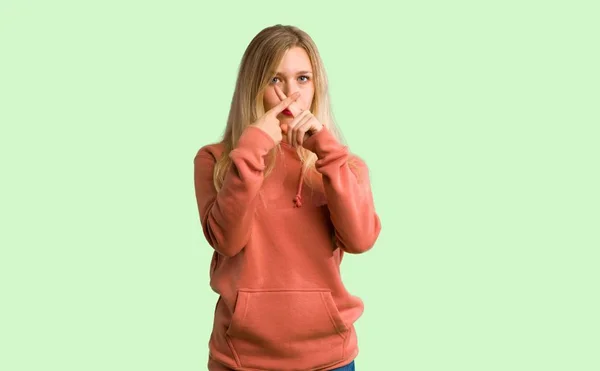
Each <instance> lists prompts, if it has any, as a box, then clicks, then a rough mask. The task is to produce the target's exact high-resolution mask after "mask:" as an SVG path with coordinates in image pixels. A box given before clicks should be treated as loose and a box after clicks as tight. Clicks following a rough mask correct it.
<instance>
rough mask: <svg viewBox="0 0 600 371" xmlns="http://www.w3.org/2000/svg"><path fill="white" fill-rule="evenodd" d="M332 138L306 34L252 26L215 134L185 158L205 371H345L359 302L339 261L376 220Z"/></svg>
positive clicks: (361, 242)
mask: <svg viewBox="0 0 600 371" xmlns="http://www.w3.org/2000/svg"><path fill="white" fill-rule="evenodd" d="M339 138H340V135H339V132H338V130H337V128H336V126H335V123H334V120H333V115H332V114H331V109H330V105H329V99H328V88H327V78H326V74H325V69H324V67H323V63H322V60H321V58H320V56H319V52H318V50H317V47H316V45H315V43H314V42H313V40H312V39H311V38H310V37H309V36H308V35H307V34H306V33H305V32H304V31H302V30H300V29H298V28H297V27H293V26H283V25H275V26H272V27H268V28H265V29H263V30H262V31H261V32H259V33H258V35H256V36H255V37H254V39H253V40H252V41H251V42H250V44H249V46H248V48H247V49H246V51H245V53H244V55H243V57H242V61H241V65H240V69H239V72H238V77H237V83H236V87H235V92H234V94H233V100H232V102H231V108H230V112H229V118H228V121H227V127H226V129H225V133H224V136H223V139H222V140H221V141H220V142H218V143H212V144H207V145H205V146H204V147H202V148H200V150H199V151H198V153H197V155H196V156H195V158H194V184H195V192H196V198H197V202H198V211H199V214H200V221H201V224H202V229H203V232H204V236H205V238H206V240H207V241H208V243H209V244H210V245H211V246H212V247H213V248H214V252H213V257H212V261H211V264H210V286H211V288H212V289H213V290H214V291H215V292H216V293H217V294H219V298H218V300H217V302H216V306H215V313H214V325H213V330H212V334H211V336H210V340H209V342H208V345H209V362H208V369H209V370H211V371H217V370H219V371H221V370H253V371H256V370H274V371H275V370H276V371H284V370H305V371H308V370H312V371H317V370H354V359H355V358H356V356H357V354H358V341H357V334H356V331H355V328H354V322H355V321H356V320H357V319H358V318H359V317H360V316H361V315H362V313H363V302H362V300H361V299H360V298H358V297H356V296H353V295H351V294H350V293H349V292H348V291H347V290H346V288H345V286H344V284H343V283H342V281H341V277H340V270H339V267H340V263H341V261H342V257H343V254H344V253H350V254H360V253H363V252H365V251H368V250H369V249H371V247H373V245H374V244H375V242H376V240H377V238H378V236H379V233H380V230H381V224H380V220H379V217H378V215H377V213H376V212H375V207H374V204H373V196H372V193H371V186H370V180H369V174H368V168H367V166H366V164H365V162H364V161H363V160H361V159H360V158H359V157H358V156H356V155H353V154H351V153H350V151H349V149H348V147H347V146H345V145H343V144H342V143H341V141H340V139H339Z"/></svg>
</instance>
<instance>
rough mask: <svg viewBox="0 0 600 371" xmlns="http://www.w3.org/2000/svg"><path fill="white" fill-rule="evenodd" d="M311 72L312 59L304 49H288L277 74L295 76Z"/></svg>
mask: <svg viewBox="0 0 600 371" xmlns="http://www.w3.org/2000/svg"><path fill="white" fill-rule="evenodd" d="M307 71H308V72H311V71H312V65H311V63H310V57H309V56H308V53H306V51H305V50H304V49H303V48H300V47H294V48H290V49H288V50H287V51H286V52H285V54H284V55H283V58H282V59H281V61H280V62H279V65H278V66H277V73H282V74H295V73H298V72H307Z"/></svg>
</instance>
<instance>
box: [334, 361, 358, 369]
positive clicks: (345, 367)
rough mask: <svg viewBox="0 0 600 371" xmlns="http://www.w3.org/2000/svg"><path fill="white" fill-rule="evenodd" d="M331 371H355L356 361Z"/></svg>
mask: <svg viewBox="0 0 600 371" xmlns="http://www.w3.org/2000/svg"><path fill="white" fill-rule="evenodd" d="M331 371H354V361H352V362H350V363H348V364H347V365H346V366H342V367H338V368H334V369H333V370H331Z"/></svg>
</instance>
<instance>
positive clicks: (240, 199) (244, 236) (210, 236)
mask: <svg viewBox="0 0 600 371" xmlns="http://www.w3.org/2000/svg"><path fill="white" fill-rule="evenodd" d="M273 146H274V141H273V139H271V137H269V136H268V135H267V134H266V133H265V132H263V131H262V130H261V129H259V128H256V127H248V128H247V129H246V130H245V131H244V133H242V135H241V137H240V140H239V142H238V145H237V147H236V148H234V149H233V150H232V151H231V152H230V154H229V157H230V158H231V160H232V164H231V167H230V168H229V170H228V172H227V174H226V175H225V181H224V183H223V187H222V188H221V190H220V191H219V192H217V191H216V190H215V187H214V184H213V170H214V166H215V163H216V159H215V155H214V153H212V152H211V151H209V150H208V149H207V147H204V148H202V149H200V150H199V151H198V153H197V155H196V157H195V158H194V188H195V193H196V200H197V203H198V212H199V214H200V220H201V224H202V229H203V232H204V236H205V238H206V240H207V241H208V243H209V244H210V245H211V246H212V247H213V248H214V249H215V250H216V251H217V252H219V253H220V254H222V255H225V256H228V257H232V256H234V255H236V254H237V253H239V252H240V251H241V250H242V249H243V248H244V246H246V244H247V242H248V239H249V237H250V232H251V228H252V221H253V217H254V211H255V209H256V202H257V201H258V197H257V195H258V191H259V190H260V188H261V186H262V183H263V179H264V174H263V170H264V169H265V167H266V165H265V157H266V155H267V154H268V152H269V150H270V149H271V148H273Z"/></svg>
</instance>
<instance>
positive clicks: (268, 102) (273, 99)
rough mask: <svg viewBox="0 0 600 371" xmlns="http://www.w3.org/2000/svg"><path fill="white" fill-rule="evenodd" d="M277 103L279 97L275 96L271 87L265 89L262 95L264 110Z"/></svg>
mask: <svg viewBox="0 0 600 371" xmlns="http://www.w3.org/2000/svg"><path fill="white" fill-rule="evenodd" d="M277 103H279V99H278V98H277V94H275V91H274V90H273V89H267V91H265V94H264V96H263V104H264V105H265V110H266V111H268V110H270V109H271V108H273V107H274V106H275V105H277Z"/></svg>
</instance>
